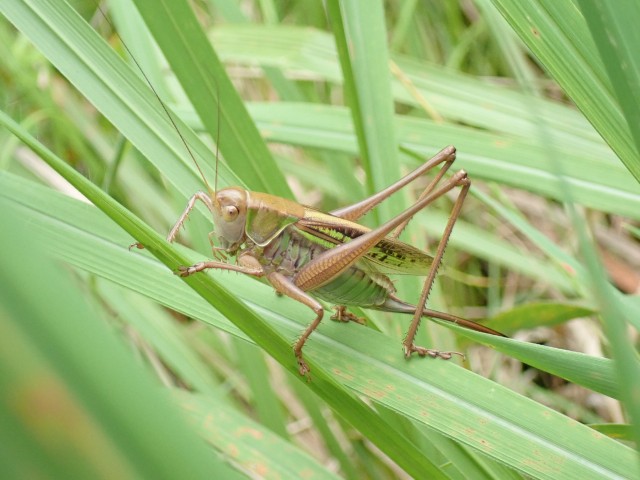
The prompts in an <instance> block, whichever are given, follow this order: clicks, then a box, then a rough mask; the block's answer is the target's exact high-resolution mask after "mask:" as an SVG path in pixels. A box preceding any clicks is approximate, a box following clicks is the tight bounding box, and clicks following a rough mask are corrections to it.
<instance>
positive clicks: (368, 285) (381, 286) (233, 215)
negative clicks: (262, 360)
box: [167, 146, 502, 375]
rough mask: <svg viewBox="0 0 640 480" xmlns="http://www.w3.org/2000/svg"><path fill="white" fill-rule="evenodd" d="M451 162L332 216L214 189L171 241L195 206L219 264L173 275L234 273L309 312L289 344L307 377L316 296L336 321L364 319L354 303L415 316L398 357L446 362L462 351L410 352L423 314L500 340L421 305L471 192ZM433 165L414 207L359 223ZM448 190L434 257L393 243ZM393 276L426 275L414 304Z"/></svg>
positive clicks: (443, 158) (318, 311)
mask: <svg viewBox="0 0 640 480" xmlns="http://www.w3.org/2000/svg"><path fill="white" fill-rule="evenodd" d="M455 157H456V150H455V148H454V147H452V146H449V147H446V148H444V149H443V150H442V151H440V152H439V153H438V154H437V155H435V156H434V157H433V158H431V159H430V160H429V161H427V162H426V163H424V164H423V165H421V166H420V167H418V168H417V169H415V170H414V171H413V172H411V173H409V174H408V175H406V176H405V177H403V178H401V179H400V180H398V181H397V182H395V183H394V184H392V185H390V186H389V187H387V188H385V189H384V190H382V191H380V192H378V193H376V194H374V195H372V196H370V197H368V198H366V199H364V200H362V201H360V202H358V203H355V204H353V205H350V206H347V207H344V208H341V209H338V210H334V211H332V212H330V213H323V212H321V211H318V210H315V209H313V208H310V207H306V206H303V205H300V204H298V203H296V202H293V201H291V200H287V199H285V198H281V197H276V196H274V195H269V194H267V193H259V192H250V191H247V190H245V189H243V188H240V187H229V188H223V189H221V190H219V191H215V190H213V191H212V190H211V189H210V188H209V190H210V191H209V192H197V193H196V194H195V195H193V196H192V197H191V199H190V200H189V202H188V204H187V206H186V208H185V210H184V212H183V213H182V215H181V216H180V218H179V219H178V220H177V222H176V223H175V225H174V226H173V228H172V229H171V231H170V232H169V234H168V235H167V241H169V242H173V241H174V240H175V238H176V236H177V234H178V231H179V230H180V227H181V226H182V225H183V224H184V222H185V221H186V220H187V218H188V216H189V214H190V212H191V210H192V209H193V208H194V206H195V204H196V202H197V201H201V202H202V203H204V204H205V205H206V206H207V208H208V209H209V211H210V212H211V214H212V217H213V225H214V230H213V231H212V232H211V233H210V234H209V236H210V238H211V237H212V236H215V237H216V238H217V244H218V245H219V246H217V247H212V250H213V255H214V257H215V258H216V259H217V260H215V261H203V262H200V263H196V264H195V265H191V266H188V267H187V266H182V267H179V269H178V271H177V273H178V274H179V275H180V276H183V277H186V276H189V275H192V274H195V273H197V272H202V271H205V270H209V269H219V270H231V271H235V272H240V273H243V274H246V275H251V276H253V277H257V278H261V279H263V280H266V282H268V283H269V284H270V285H271V286H272V287H273V288H274V289H275V290H276V292H277V293H279V294H282V295H285V296H287V297H289V298H291V299H293V300H296V301H298V302H301V303H303V304H304V305H306V306H307V307H309V308H310V309H311V310H313V313H314V314H315V318H314V319H313V321H312V322H311V323H310V324H309V326H308V327H307V328H306V329H305V330H304V332H303V333H302V335H301V336H300V337H299V338H298V340H297V341H296V342H295V344H294V346H293V352H294V354H295V357H296V360H297V363H298V371H299V372H300V374H301V375H307V374H308V373H309V371H310V369H309V366H308V365H307V363H306V362H305V360H304V357H303V355H302V349H303V347H304V345H305V343H306V341H307V339H308V338H309V336H310V335H311V333H312V332H313V331H314V330H315V329H316V328H317V327H318V325H319V324H320V322H321V321H322V318H323V316H324V309H323V307H322V305H321V304H320V303H319V302H318V299H321V300H325V301H327V302H330V303H333V304H335V305H336V314H335V315H334V316H333V317H331V318H332V319H336V320H340V321H345V322H346V321H360V319H358V318H357V317H356V316H355V315H353V314H352V313H350V312H348V311H347V310H346V307H347V306H350V305H351V306H359V307H365V308H371V309H376V310H383V311H387V312H398V313H405V314H411V315H413V320H412V322H411V325H410V327H409V330H408V332H407V334H406V337H405V339H404V341H403V348H404V355H405V356H406V357H407V358H408V357H410V356H411V355H412V354H413V353H417V354H418V355H420V356H427V355H428V356H431V357H441V358H444V359H448V358H451V356H452V355H453V354H459V353H458V352H441V351H438V350H434V349H430V348H424V347H420V346H417V345H415V343H414V338H415V335H416V332H417V330H418V327H419V325H420V321H421V319H422V317H432V318H438V319H441V320H445V321H448V322H452V323H456V324H458V325H461V326H463V327H466V328H469V329H473V330H476V331H479V332H484V333H489V334H493V335H500V336H502V334H501V333H499V332H496V331H495V330H492V329H490V328H487V327H485V326H483V325H480V324H477V323H475V322H472V321H470V320H465V319H463V318H460V317H456V316H454V315H451V314H448V313H443V312H438V311H435V310H431V309H428V308H426V307H425V304H426V301H427V297H428V295H429V292H430V290H431V287H432V286H433V282H434V280H435V277H436V273H437V271H438V268H439V266H440V264H441V262H442V257H443V255H444V251H445V248H446V246H447V242H448V240H449V237H450V235H451V232H452V230H453V227H454V224H455V222H456V220H457V218H458V216H459V214H460V210H461V208H462V205H463V202H464V199H465V197H466V195H467V192H468V191H469V188H470V185H471V182H470V180H469V178H468V176H467V173H466V172H465V171H464V170H459V171H457V172H456V173H454V174H453V175H452V176H451V177H450V178H448V179H447V180H446V181H444V182H441V180H442V178H443V177H444V175H445V173H446V172H447V170H448V169H449V167H450V166H451V165H452V164H453V162H454V160H455ZM438 166H440V170H439V171H438V173H437V174H436V176H435V178H434V179H433V180H432V181H431V182H430V183H429V185H428V186H427V187H426V189H425V190H424V192H423V193H422V194H421V195H420V197H419V199H418V200H417V201H416V202H415V203H414V204H413V205H412V206H411V207H409V208H407V209H406V210H405V211H403V212H402V213H400V214H399V215H397V216H396V217H395V218H393V219H391V220H389V221H387V222H386V223H384V224H383V225H380V226H379V227H378V228H375V229H369V228H367V227H364V226H362V225H360V224H358V223H356V220H358V219H359V218H360V217H362V216H363V215H364V214H366V213H367V212H368V211H370V210H371V209H372V208H374V207H375V206H376V205H378V204H379V203H381V202H382V201H384V200H385V199H386V198H388V197H389V196H390V195H391V194H393V193H394V192H397V191H398V190H400V189H401V188H402V187H404V186H406V185H407V184H409V183H410V182H412V181H413V180H415V179H416V178H418V177H420V176H422V175H424V174H425V173H427V172H429V171H430V170H432V169H434V168H436V167H438ZM205 183H206V181H205ZM441 183H442V184H441ZM454 188H460V190H459V193H458V196H457V198H456V201H455V203H454V206H453V209H452V212H451V215H450V217H449V221H448V223H447V225H446V227H445V230H444V233H443V236H442V238H441V240H440V242H439V244H438V248H437V250H436V253H435V255H434V256H433V257H432V256H430V255H428V254H427V253H425V252H423V251H422V250H420V249H418V248H415V247H413V246H411V245H409V244H407V243H404V242H402V241H400V240H398V236H399V235H400V233H401V232H402V230H403V229H404V227H405V226H406V225H407V223H408V222H409V221H410V220H411V218H412V217H413V216H414V215H415V214H416V213H418V212H419V211H420V210H422V209H423V208H425V207H426V206H427V205H429V204H430V203H432V202H433V201H434V200H436V199H437V198H439V197H441V196H442V195H444V194H445V193H447V192H449V191H451V190H453V189H454ZM226 255H231V256H235V257H236V263H235V264H232V263H227V262H225V261H224V259H225V258H226ZM389 274H411V275H425V276H426V279H425V282H424V287H423V289H422V294H421V296H420V300H419V302H418V304H417V306H415V305H411V304H409V303H406V302H404V301H402V300H400V299H399V298H398V297H397V296H396V295H395V292H396V290H395V288H394V286H393V283H392V281H391V279H390V278H389V277H388V275H389ZM459 355H461V354H459Z"/></svg>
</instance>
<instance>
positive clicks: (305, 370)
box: [297, 357, 311, 382]
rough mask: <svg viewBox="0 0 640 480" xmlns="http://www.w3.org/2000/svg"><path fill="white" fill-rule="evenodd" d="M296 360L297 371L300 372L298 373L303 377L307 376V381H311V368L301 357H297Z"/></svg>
mask: <svg viewBox="0 0 640 480" xmlns="http://www.w3.org/2000/svg"><path fill="white" fill-rule="evenodd" d="M297 360H298V372H299V373H300V375H302V376H303V377H306V378H307V382H309V381H311V375H310V372H311V369H310V368H309V365H307V362H305V361H304V360H303V359H302V357H297Z"/></svg>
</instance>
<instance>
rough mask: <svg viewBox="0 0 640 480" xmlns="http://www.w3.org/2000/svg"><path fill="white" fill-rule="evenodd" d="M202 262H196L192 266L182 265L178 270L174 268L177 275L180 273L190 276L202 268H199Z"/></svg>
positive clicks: (183, 275)
mask: <svg viewBox="0 0 640 480" xmlns="http://www.w3.org/2000/svg"><path fill="white" fill-rule="evenodd" d="M201 265H202V263H196V264H195V265H191V266H190V267H185V266H184V265H180V266H179V267H178V269H177V270H174V271H173V273H175V274H176V275H180V276H181V277H188V276H189V275H193V274H194V273H196V272H199V271H200V270H202V269H201V268H199V267H200V266H201Z"/></svg>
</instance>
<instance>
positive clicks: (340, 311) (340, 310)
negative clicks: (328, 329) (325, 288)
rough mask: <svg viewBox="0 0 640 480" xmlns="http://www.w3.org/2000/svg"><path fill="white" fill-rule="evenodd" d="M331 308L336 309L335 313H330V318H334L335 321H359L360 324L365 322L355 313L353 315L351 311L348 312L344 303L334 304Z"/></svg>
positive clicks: (365, 322) (365, 321)
mask: <svg viewBox="0 0 640 480" xmlns="http://www.w3.org/2000/svg"><path fill="white" fill-rule="evenodd" d="M331 308H332V309H333V310H335V311H336V313H334V314H333V315H331V320H335V321H337V322H345V323H348V322H355V323H359V324H360V325H366V324H367V320H366V319H364V318H360V317H358V316H357V315H354V314H353V313H351V312H348V311H347V307H345V306H344V305H334V306H333V307H331Z"/></svg>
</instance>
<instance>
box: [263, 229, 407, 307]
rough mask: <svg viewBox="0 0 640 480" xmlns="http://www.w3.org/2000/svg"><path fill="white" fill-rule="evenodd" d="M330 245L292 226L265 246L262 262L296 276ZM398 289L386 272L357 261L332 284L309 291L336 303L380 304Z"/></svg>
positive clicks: (373, 305)
mask: <svg viewBox="0 0 640 480" xmlns="http://www.w3.org/2000/svg"><path fill="white" fill-rule="evenodd" d="M327 249H328V247H326V246H324V245H322V244H320V243H317V242H314V241H312V240H309V239H308V238H306V236H303V235H301V234H300V233H298V232H296V231H295V230H294V229H292V228H286V229H285V230H284V231H283V232H282V233H281V234H280V235H279V237H278V238H277V239H275V240H274V241H273V242H271V243H270V244H269V245H267V246H266V247H265V248H264V251H263V255H262V258H263V264H264V265H265V267H267V268H272V269H274V270H276V271H278V272H280V273H282V274H283V275H285V276H288V277H290V278H293V277H294V276H295V274H296V273H297V272H299V271H300V269H301V268H302V267H304V266H305V265H306V264H307V263H309V262H310V261H311V260H312V259H313V258H315V257H317V256H318V255H320V254H322V253H323V252H325V251H326V250H327ZM394 291H395V288H394V287H393V284H392V283H391V280H389V279H388V278H387V277H386V276H385V275H382V274H377V273H372V272H368V271H366V270H365V269H363V268H361V267H359V265H358V263H356V264H355V265H354V266H352V267H349V268H347V269H346V270H345V271H344V272H342V273H340V274H339V275H338V276H337V277H336V278H334V279H333V280H331V281H330V282H329V283H327V284H325V285H322V286H320V287H318V288H315V289H314V290H311V291H309V293H310V294H312V295H313V296H316V297H318V298H320V299H322V300H326V301H328V302H331V303H333V304H336V305H357V306H362V307H373V308H375V307H377V306H380V305H382V304H383V303H384V302H385V300H386V299H387V298H388V297H389V295H390V294H392V293H393V292H394Z"/></svg>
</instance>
